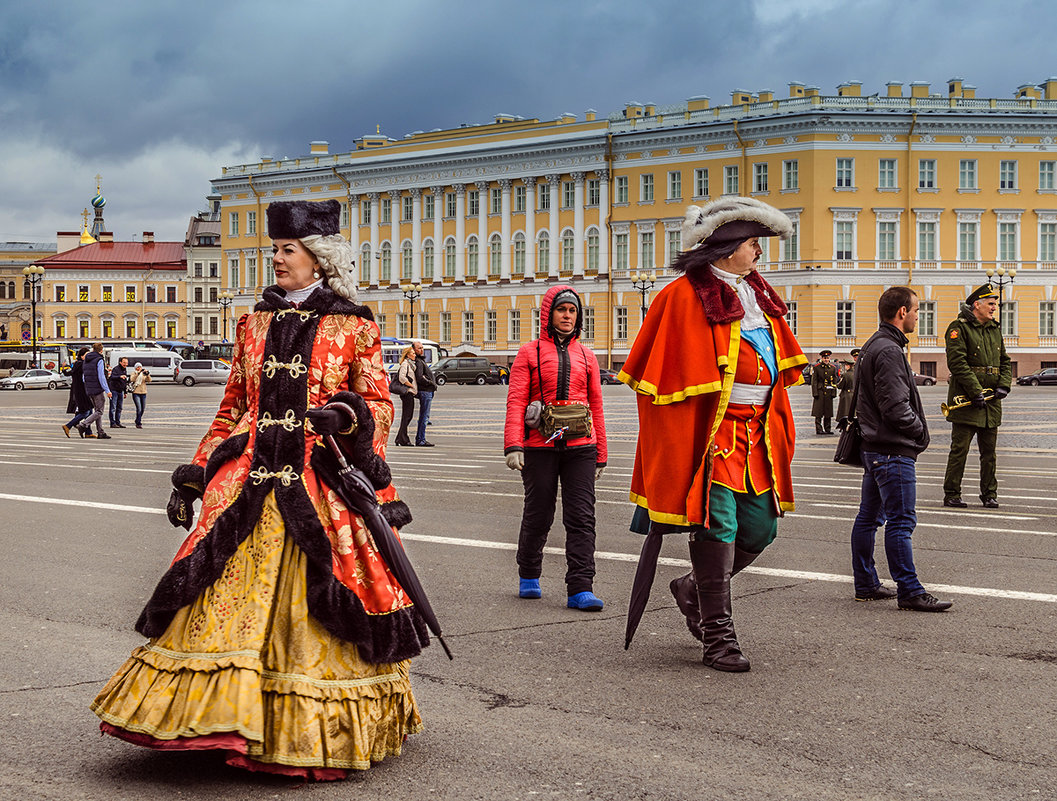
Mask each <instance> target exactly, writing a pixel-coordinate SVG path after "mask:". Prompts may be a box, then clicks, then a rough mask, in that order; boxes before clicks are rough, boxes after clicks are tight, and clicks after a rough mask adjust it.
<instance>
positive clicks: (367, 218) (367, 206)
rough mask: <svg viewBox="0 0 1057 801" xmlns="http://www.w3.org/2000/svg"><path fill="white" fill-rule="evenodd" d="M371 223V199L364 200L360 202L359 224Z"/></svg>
mask: <svg viewBox="0 0 1057 801" xmlns="http://www.w3.org/2000/svg"><path fill="white" fill-rule="evenodd" d="M370 224H371V201H369V200H364V201H361V203H360V225H370Z"/></svg>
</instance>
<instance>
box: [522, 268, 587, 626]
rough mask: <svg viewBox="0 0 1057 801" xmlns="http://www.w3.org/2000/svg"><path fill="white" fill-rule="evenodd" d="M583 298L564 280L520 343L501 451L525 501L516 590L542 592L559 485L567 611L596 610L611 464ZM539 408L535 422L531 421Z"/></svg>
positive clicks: (547, 297) (547, 296) (531, 595)
mask: <svg viewBox="0 0 1057 801" xmlns="http://www.w3.org/2000/svg"><path fill="white" fill-rule="evenodd" d="M582 326H583V308H582V306H581V302H580V296H579V295H577V294H576V291H575V290H574V289H573V288H572V287H570V286H565V285H558V286H553V287H551V288H550V289H548V290H547V292H546V294H544V296H543V300H542V301H541V303H540V336H539V339H534V340H532V341H531V342H527V343H525V344H524V345H522V346H521V347H520V348H519V349H518V352H517V357H516V358H515V359H514V365H513V367H511V369H510V386H509V389H508V391H507V400H506V426H505V428H504V436H503V440H504V441H503V453H504V455H505V456H506V463H507V467H509V468H510V469H511V470H520V471H521V481H522V484H523V485H524V487H525V504H524V510H523V511H522V514H521V530H520V533H519V534H518V546H517V565H518V576H519V583H518V595H519V596H520V597H522V598H539V597H541V596H542V590H541V588H540V576H542V575H543V547H544V545H546V544H547V535H548V533H549V532H550V528H551V524H552V523H553V522H554V509H555V504H556V503H557V500H558V484H559V482H560V483H561V489H562V523H563V524H564V526H565V563H566V572H565V586H566V591H567V592H566V595H567V597H568V600H567V604H566V605H567V606H568V607H569V608H570V609H580V610H583V611H586V612H597V611H599V610H601V609H602V605H603V602H602V599H601V598H599V597H598V596H597V595H595V594H594V591H593V590H594V577H595V482H596V481H597V480H598V479H599V478H601V476H602V470H603V469H604V468H605V465H606V421H605V415H604V414H603V410H602V383H601V380H600V379H599V374H598V360H597V359H596V358H595V355H594V353H592V352H591V350H590V349H589V348H587V347H585V346H584V345H583V344H582V343H581V342H580V330H581V327H582ZM532 405H535V408H536V409H537V410H538V411H539V415H538V418H535V419H536V420H538V423H534V421H533V420H530V419H527V418H526V416H525V413H526V410H528V409H529V407H530V406H532Z"/></svg>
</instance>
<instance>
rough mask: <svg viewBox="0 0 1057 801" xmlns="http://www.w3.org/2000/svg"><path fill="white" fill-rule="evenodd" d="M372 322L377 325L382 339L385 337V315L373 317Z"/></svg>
mask: <svg viewBox="0 0 1057 801" xmlns="http://www.w3.org/2000/svg"><path fill="white" fill-rule="evenodd" d="M374 321H375V322H376V323H378V333H379V334H381V335H382V336H383V337H384V336H385V324H386V317H385V315H384V314H376V315H375V317H374Z"/></svg>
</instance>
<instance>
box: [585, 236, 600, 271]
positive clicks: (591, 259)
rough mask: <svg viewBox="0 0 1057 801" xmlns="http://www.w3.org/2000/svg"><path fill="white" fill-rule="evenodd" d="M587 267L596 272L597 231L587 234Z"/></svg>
mask: <svg viewBox="0 0 1057 801" xmlns="http://www.w3.org/2000/svg"><path fill="white" fill-rule="evenodd" d="M587 269H588V270H591V271H593V272H598V233H597V232H596V231H592V232H591V233H589V234H588V235H587Z"/></svg>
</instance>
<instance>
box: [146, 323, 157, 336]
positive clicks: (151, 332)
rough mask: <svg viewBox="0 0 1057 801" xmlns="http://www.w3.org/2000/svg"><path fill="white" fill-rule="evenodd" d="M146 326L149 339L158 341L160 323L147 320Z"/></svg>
mask: <svg viewBox="0 0 1057 801" xmlns="http://www.w3.org/2000/svg"><path fill="white" fill-rule="evenodd" d="M146 325H147V339H157V338H158V321H157V320H147V323H146Z"/></svg>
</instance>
